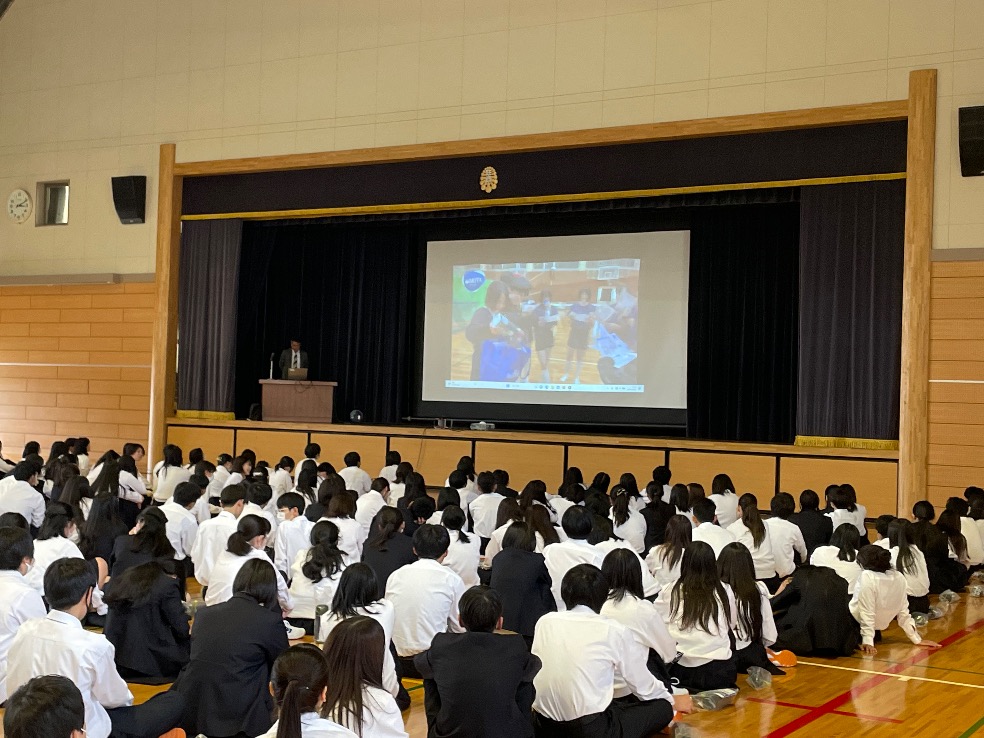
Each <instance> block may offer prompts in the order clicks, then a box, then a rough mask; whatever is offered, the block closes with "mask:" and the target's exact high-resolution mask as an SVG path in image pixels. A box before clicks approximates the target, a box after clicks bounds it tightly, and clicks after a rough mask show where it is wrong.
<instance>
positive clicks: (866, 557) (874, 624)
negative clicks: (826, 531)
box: [850, 546, 940, 655]
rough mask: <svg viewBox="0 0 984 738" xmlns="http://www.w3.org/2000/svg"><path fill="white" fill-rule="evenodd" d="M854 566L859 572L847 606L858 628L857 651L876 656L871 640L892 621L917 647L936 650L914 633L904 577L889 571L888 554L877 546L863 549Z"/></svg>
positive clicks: (891, 569)
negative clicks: (858, 649) (859, 627)
mask: <svg viewBox="0 0 984 738" xmlns="http://www.w3.org/2000/svg"><path fill="white" fill-rule="evenodd" d="M858 563H859V564H860V565H861V569H862V571H861V576H860V577H858V584H857V587H856V588H855V590H854V597H852V598H851V605H850V607H851V615H853V616H854V619H855V620H857V621H858V623H860V625H861V651H862V652H863V653H866V654H868V655H874V654H875V653H877V649H876V648H875V641H876V640H880V636H881V631H882V630H884V629H885V628H887V627H888V626H889V625H891V623H892V621H893V620H897V621H898V624H899V627H900V628H902V630H903V631H904V632H905V634H906V635H907V636H908V637H909V640H910V641H912V642H913V643H914V644H916V645H917V646H922V647H923V648H939V647H940V644H939V643H936V642H935V641H929V640H925V639H923V638H922V637H921V636H920V635H919V632H918V631H917V630H916V624H915V623H914V622H913V621H912V616H911V615H910V614H909V603H908V600H907V599H906V594H905V590H906V585H905V577H903V576H902V575H901V574H900V573H899V572H897V571H895V570H894V569H893V568H892V555H891V554H890V553H889V552H888V551H886V550H885V549H883V548H881V547H879V546H864V547H862V548H861V550H860V551H859V552H858Z"/></svg>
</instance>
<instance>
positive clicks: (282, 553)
mask: <svg viewBox="0 0 984 738" xmlns="http://www.w3.org/2000/svg"><path fill="white" fill-rule="evenodd" d="M304 508H305V503H304V498H303V497H302V496H301V495H299V494H297V492H288V493H287V494H284V495H280V497H278V498H277V534H278V535H277V541H276V543H275V544H274V547H273V552H274V553H273V563H274V566H276V567H277V571H279V572H281V573H282V574H283V575H284V576H285V577H286V576H287V575H288V574H290V567H291V564H293V563H294V559H296V558H297V552H298V551H301V550H302V549H305V548H307V547H308V546H310V545H311V529H312V528H313V527H314V523H312V522H311V521H310V520H308V519H307V517H306V516H305V515H304Z"/></svg>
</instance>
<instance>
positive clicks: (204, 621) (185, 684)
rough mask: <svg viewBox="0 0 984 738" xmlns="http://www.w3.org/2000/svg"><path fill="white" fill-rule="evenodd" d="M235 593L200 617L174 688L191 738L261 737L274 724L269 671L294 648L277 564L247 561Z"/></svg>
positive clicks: (236, 582) (259, 560)
mask: <svg viewBox="0 0 984 738" xmlns="http://www.w3.org/2000/svg"><path fill="white" fill-rule="evenodd" d="M232 589H233V592H234V595H233V597H232V599H231V600H229V601H227V602H223V603H221V604H219V605H213V606H212V607H206V608H205V609H204V610H199V611H198V613H197V615H196V616H195V626H194V628H193V630H192V632H191V661H189V662H188V665H187V666H185V668H184V669H182V671H181V674H180V676H178V679H177V681H175V682H174V685H173V686H172V687H171V689H172V690H173V691H176V692H178V693H180V694H182V695H183V696H184V697H185V699H186V700H187V702H188V708H187V710H186V711H185V715H184V719H183V721H182V726H181V727H183V728H184V729H185V731H186V732H187V733H188V735H198V734H199V733H204V734H205V735H209V736H235V735H240V734H245V735H260V734H262V733H264V732H265V731H267V730H269V729H270V726H271V725H272V724H273V699H272V698H271V696H270V689H269V683H270V669H271V668H272V667H273V662H274V661H276V659H277V657H278V656H279V655H280V654H282V653H283V652H284V651H286V650H287V648H288V646H289V643H288V642H287V630H286V628H285V627H284V621H283V616H282V615H281V614H280V607H279V606H278V605H277V573H276V572H275V571H274V569H273V564H271V563H269V562H266V561H264V560H262V559H252V560H250V561H247V562H246V564H245V565H244V566H243V568H242V569H240V570H239V574H237V575H236V580H235V582H234V583H233V587H232Z"/></svg>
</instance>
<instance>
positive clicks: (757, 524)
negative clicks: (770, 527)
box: [738, 492, 768, 548]
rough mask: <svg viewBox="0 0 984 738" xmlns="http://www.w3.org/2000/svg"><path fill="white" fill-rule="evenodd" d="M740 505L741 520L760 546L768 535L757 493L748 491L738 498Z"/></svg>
mask: <svg viewBox="0 0 984 738" xmlns="http://www.w3.org/2000/svg"><path fill="white" fill-rule="evenodd" d="M738 505H739V507H741V522H742V523H743V524H744V525H745V527H746V528H748V530H749V532H751V534H752V543H754V544H755V548H758V547H759V546H761V545H762V541H764V540H765V537H766V535H768V533H767V531H766V530H765V523H763V522H762V515H761V513H759V509H758V500H757V499H756V497H755V495H753V494H750V493H748V492H746V493H745V494H743V495H742V496H741V497H740V498H739V499H738Z"/></svg>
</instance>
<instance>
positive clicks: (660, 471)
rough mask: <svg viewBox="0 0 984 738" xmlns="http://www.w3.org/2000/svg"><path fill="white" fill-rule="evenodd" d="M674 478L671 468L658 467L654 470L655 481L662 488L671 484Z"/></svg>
mask: <svg viewBox="0 0 984 738" xmlns="http://www.w3.org/2000/svg"><path fill="white" fill-rule="evenodd" d="M672 477H673V474H672V472H670V467H668V466H657V467H656V468H655V469H653V481H654V482H656V484H658V485H659V486H660V487H662V486H663V485H666V484H669V483H670V479H672Z"/></svg>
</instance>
